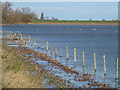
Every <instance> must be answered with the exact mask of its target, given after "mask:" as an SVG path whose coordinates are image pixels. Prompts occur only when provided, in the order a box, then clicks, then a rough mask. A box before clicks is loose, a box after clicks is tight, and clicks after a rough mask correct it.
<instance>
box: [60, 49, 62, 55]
mask: <svg viewBox="0 0 120 90" xmlns="http://www.w3.org/2000/svg"><path fill="white" fill-rule="evenodd" d="M60 57H62V48H60Z"/></svg>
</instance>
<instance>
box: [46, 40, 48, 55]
mask: <svg viewBox="0 0 120 90" xmlns="http://www.w3.org/2000/svg"><path fill="white" fill-rule="evenodd" d="M46 54H48V41H46Z"/></svg>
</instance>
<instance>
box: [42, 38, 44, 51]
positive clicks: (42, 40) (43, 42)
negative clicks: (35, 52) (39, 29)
mask: <svg viewBox="0 0 120 90" xmlns="http://www.w3.org/2000/svg"><path fill="white" fill-rule="evenodd" d="M43 50H44V40H42V53H43Z"/></svg>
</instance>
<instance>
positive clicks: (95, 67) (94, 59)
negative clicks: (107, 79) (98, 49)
mask: <svg viewBox="0 0 120 90" xmlns="http://www.w3.org/2000/svg"><path fill="white" fill-rule="evenodd" d="M96 69H97V68H96V53H94V74H96Z"/></svg>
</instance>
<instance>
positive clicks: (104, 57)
mask: <svg viewBox="0 0 120 90" xmlns="http://www.w3.org/2000/svg"><path fill="white" fill-rule="evenodd" d="M103 59H104V76H106V56H105V55H103Z"/></svg>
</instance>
